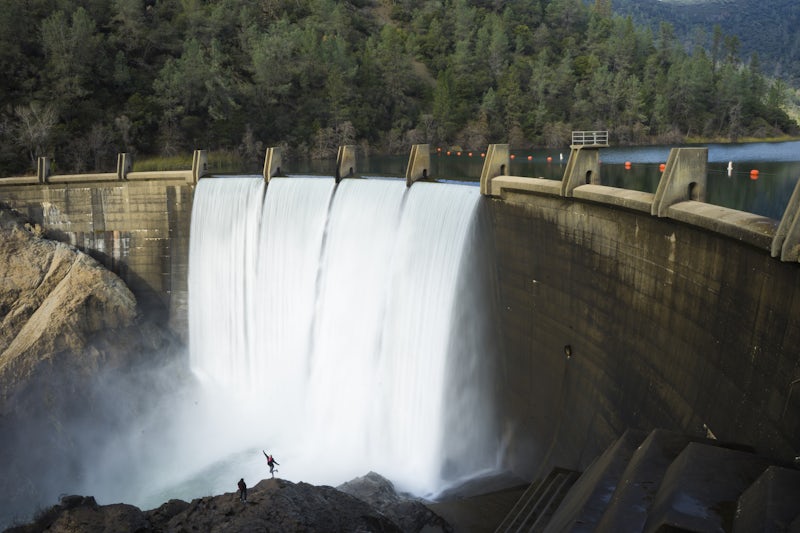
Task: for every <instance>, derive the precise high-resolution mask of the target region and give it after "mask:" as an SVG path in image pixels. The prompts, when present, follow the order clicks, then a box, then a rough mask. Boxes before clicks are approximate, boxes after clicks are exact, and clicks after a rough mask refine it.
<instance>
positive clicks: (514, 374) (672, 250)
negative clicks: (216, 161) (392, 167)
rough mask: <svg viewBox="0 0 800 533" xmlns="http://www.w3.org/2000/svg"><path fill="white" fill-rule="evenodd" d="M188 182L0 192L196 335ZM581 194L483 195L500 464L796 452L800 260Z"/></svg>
mask: <svg viewBox="0 0 800 533" xmlns="http://www.w3.org/2000/svg"><path fill="white" fill-rule="evenodd" d="M584 174H586V172H584ZM509 179H510V180H513V179H516V178H509ZM543 181H546V180H543ZM551 183H555V184H558V182H551ZM412 187H413V186H412ZM592 187H599V186H596V185H583V186H582V187H578V188H577V189H576V191H578V190H580V189H584V190H590V191H593V190H595V189H591V188H592ZM534 188H535V187H534ZM559 189H560V186H559ZM194 191H195V185H194V184H191V183H189V184H187V183H186V181H185V180H182V179H177V180H160V181H140V182H127V181H125V182H103V183H89V182H86V183H63V184H55V183H51V184H41V185H6V184H3V186H2V187H0V202H2V203H4V204H7V205H9V206H11V207H13V208H15V209H17V210H19V211H21V212H22V213H24V214H26V215H28V216H29V217H30V218H31V219H32V221H33V222H36V223H38V224H41V225H42V226H43V227H44V228H45V230H47V232H48V236H49V237H51V238H56V239H58V240H63V241H65V242H69V243H71V244H74V245H76V246H77V247H79V248H82V249H84V250H86V251H88V252H89V253H90V254H91V255H93V256H94V257H96V258H98V259H99V260H100V261H101V262H103V263H104V264H106V266H108V267H109V268H110V269H111V270H113V271H115V272H116V273H118V274H119V275H120V276H121V277H122V278H123V279H124V280H125V281H126V282H127V283H128V284H129V286H131V288H132V290H133V291H134V293H135V294H136V295H137V297H138V298H139V300H140V302H141V303H142V306H143V309H144V310H145V312H146V313H148V314H155V315H159V314H160V315H163V316H168V317H169V321H170V325H171V326H172V328H173V330H175V331H176V332H178V333H180V334H181V335H182V336H183V337H184V338H188V336H187V314H188V306H187V299H188V298H187V297H188V295H187V292H188V291H187V271H188V266H187V265H188V255H189V254H188V251H189V227H190V217H191V207H192V201H193V197H194ZM484 194H487V193H486V192H484ZM580 196H581V195H580V194H577V193H576V194H575V196H571V195H565V194H564V193H562V194H557V193H556V194H553V193H545V194H541V193H537V192H535V191H534V192H531V191H522V190H519V189H514V188H513V187H510V188H507V189H504V190H502V192H501V193H499V194H495V195H494V197H484V198H482V199H481V202H482V203H484V204H485V205H486V206H487V207H488V211H489V214H490V219H491V220H490V223H491V227H492V234H493V238H494V245H493V248H492V249H487V251H486V255H487V256H490V257H491V258H492V259H493V260H494V266H495V268H496V271H497V287H496V290H497V297H498V299H499V304H500V305H499V309H500V310H499V316H497V317H496V319H497V321H498V322H499V328H500V331H501V339H500V341H499V342H498V344H499V346H498V349H497V352H498V353H499V354H500V355H498V356H497V357H498V360H497V362H496V365H495V367H496V378H495V379H496V381H495V387H494V389H495V391H496V400H497V402H498V403H499V406H500V409H499V411H500V415H499V420H498V421H497V424H498V426H499V430H500V433H501V435H500V436H501V439H502V441H503V443H504V445H505V447H506V448H505V452H506V453H505V458H504V465H503V466H505V467H507V468H509V469H511V470H513V471H514V472H516V473H518V474H520V475H522V476H524V477H526V478H529V479H532V478H534V477H536V476H537V475H541V474H542V473H543V472H545V473H546V472H547V470H548V469H549V468H550V467H551V466H560V467H565V468H572V469H575V470H583V469H584V468H585V467H586V466H587V465H588V464H589V463H590V462H591V461H592V460H593V459H594V458H595V457H596V456H597V455H598V454H599V453H601V452H602V451H603V450H604V449H605V448H606V447H607V446H608V445H609V444H610V443H611V442H613V441H614V439H616V438H618V437H619V436H620V435H621V434H622V433H623V432H624V431H625V430H626V429H627V428H629V427H633V428H640V429H644V430H649V429H652V428H656V427H659V428H665V429H668V430H675V431H681V432H684V433H688V434H690V435H698V436H706V435H709V436H714V437H715V438H717V439H719V440H722V441H732V442H736V443H741V444H745V445H750V446H753V447H754V448H755V449H756V451H758V452H760V453H764V454H766V455H769V456H771V457H775V458H779V459H784V460H793V459H794V457H796V456H798V455H800V355H799V354H800V350H798V348H797V347H798V346H800V268H798V265H797V264H796V263H795V262H782V261H780V260H778V259H775V258H772V257H770V253H769V251H768V250H765V249H764V247H763V246H760V245H756V244H754V242H753V239H749V240H748V239H741V238H737V236H736V233H735V232H734V233H730V232H729V233H727V234H726V233H724V232H720V231H714V230H713V229H709V227H708V225H707V226H706V227H701V226H700V225H696V224H692V223H690V222H687V220H682V221H681V220H678V219H675V218H669V217H660V216H655V215H652V214H650V212H649V208H648V209H647V210H646V211H645V210H642V209H635V208H631V207H630V206H629V205H628V204H626V203H625V202H624V201H618V202H604V201H602V200H597V199H596V198H595V199H594V200H592V199H591V198H588V196H590V195H588V194H584V195H583V196H584V197H580ZM650 201H652V199H650ZM685 203H691V202H685ZM695 204H698V205H703V204H700V203H699V202H695ZM689 211H690V209H684V212H685V213H688V212H689ZM770 231H774V230H770ZM794 389H798V390H794Z"/></svg>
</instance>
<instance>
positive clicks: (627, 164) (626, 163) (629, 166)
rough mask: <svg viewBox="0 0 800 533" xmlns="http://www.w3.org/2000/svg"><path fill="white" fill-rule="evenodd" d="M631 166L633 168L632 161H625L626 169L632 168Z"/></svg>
mask: <svg viewBox="0 0 800 533" xmlns="http://www.w3.org/2000/svg"><path fill="white" fill-rule="evenodd" d="M630 168H631V162H630V161H625V170H630Z"/></svg>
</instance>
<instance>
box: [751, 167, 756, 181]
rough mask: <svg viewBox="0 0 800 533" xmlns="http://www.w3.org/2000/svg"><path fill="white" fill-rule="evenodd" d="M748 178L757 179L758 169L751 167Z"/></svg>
mask: <svg viewBox="0 0 800 533" xmlns="http://www.w3.org/2000/svg"><path fill="white" fill-rule="evenodd" d="M750 179H751V180H757V179H758V170H756V169H753V170H751V171H750Z"/></svg>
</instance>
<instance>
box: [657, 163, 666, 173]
mask: <svg viewBox="0 0 800 533" xmlns="http://www.w3.org/2000/svg"><path fill="white" fill-rule="evenodd" d="M665 168H667V165H665V164H664V163H661V164H660V165H658V170H659V171H661V172H664V169H665Z"/></svg>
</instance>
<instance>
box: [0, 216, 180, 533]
mask: <svg viewBox="0 0 800 533" xmlns="http://www.w3.org/2000/svg"><path fill="white" fill-rule="evenodd" d="M178 349H179V343H177V342H176V341H175V340H174V339H173V338H172V337H171V335H170V334H169V333H168V332H167V330H166V329H164V328H161V327H159V326H158V325H156V324H152V323H150V322H148V321H146V320H144V319H143V317H142V316H141V315H140V313H139V310H138V308H137V303H136V299H135V298H134V296H133V294H132V293H131V291H130V290H129V289H128V288H127V287H126V286H125V284H124V283H123V282H122V281H121V280H120V279H119V278H118V277H117V276H116V275H114V274H113V273H111V272H109V271H108V270H106V269H105V268H103V267H102V265H100V264H99V263H98V262H97V261H95V260H94V259H92V258H91V257H89V256H88V255H86V254H83V253H81V252H80V251H78V250H76V249H74V248H72V247H70V246H68V245H66V244H63V243H58V242H54V241H50V240H47V239H44V238H42V237H41V230H40V229H39V228H37V227H32V226H31V225H30V224H27V223H25V222H24V221H23V220H21V219H20V218H19V217H17V216H16V215H15V214H14V213H12V212H11V211H9V210H7V209H0V435H2V436H3V437H2V439H0V455H2V457H3V458H4V459H3V462H2V463H0V526H1V525H3V524H5V523H6V522H7V521H9V520H10V519H11V518H12V517H14V516H20V515H21V516H25V514H26V511H27V512H28V513H29V512H30V511H31V510H32V508H36V507H37V506H41V505H44V504H45V503H52V502H53V501H55V500H56V497H57V494H58V492H57V490H58V489H57V488H56V487H57V486H58V484H59V480H63V479H75V477H76V476H80V469H81V466H80V464H79V463H80V461H79V460H78V459H76V458H77V457H78V456H85V453H86V452H87V451H89V450H86V449H85V448H86V446H87V443H86V442H85V441H84V440H83V439H82V437H83V436H84V435H85V434H86V432H84V431H83V430H82V429H79V428H80V426H81V424H84V423H85V422H86V421H87V420H92V419H97V420H105V421H108V422H109V424H107V425H106V426H105V427H111V426H113V425H114V424H115V423H119V419H120V418H121V415H122V413H123V412H124V409H131V408H134V409H135V408H136V406H135V405H134V406H131V405H123V404H122V399H119V401H120V403H119V404H117V405H114V403H113V402H108V396H103V397H100V395H99V394H98V386H97V385H98V383H101V382H102V381H103V379H107V378H111V377H114V376H121V375H123V374H125V373H126V372H127V371H129V370H130V369H132V368H135V367H137V366H140V365H145V364H147V363H148V361H152V360H154V358H158V357H162V356H164V355H165V354H174V353H176V351H177V350H178ZM87 438H88V437H87Z"/></svg>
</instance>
